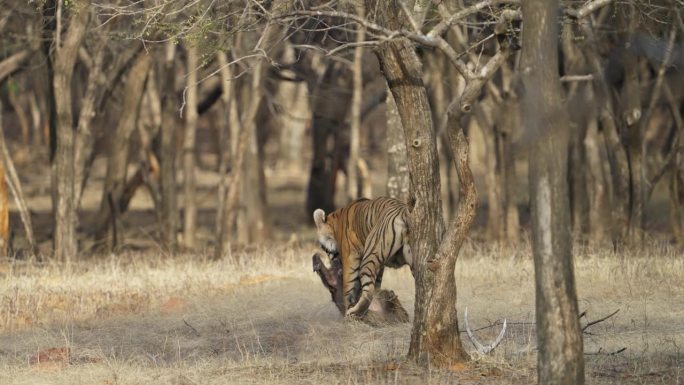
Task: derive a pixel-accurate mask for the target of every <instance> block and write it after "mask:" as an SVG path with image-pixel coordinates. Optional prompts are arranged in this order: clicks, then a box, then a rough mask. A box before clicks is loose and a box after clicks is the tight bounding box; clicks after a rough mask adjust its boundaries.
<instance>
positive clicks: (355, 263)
mask: <svg viewBox="0 0 684 385" xmlns="http://www.w3.org/2000/svg"><path fill="white" fill-rule="evenodd" d="M360 264H361V261H360V253H358V252H351V253H349V254H348V256H347V258H344V257H343V258H342V292H343V300H344V307H345V309H349V307H350V306H352V305H353V304H354V303H355V302H356V300H357V298H358V297H359V292H360V290H361V286H360V284H359V268H360V266H359V265H360Z"/></svg>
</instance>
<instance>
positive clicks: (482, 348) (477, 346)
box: [463, 307, 507, 355]
mask: <svg viewBox="0 0 684 385" xmlns="http://www.w3.org/2000/svg"><path fill="white" fill-rule="evenodd" d="M463 322H464V323H465V328H466V333H468V338H470V342H472V343H473V345H475V349H477V352H478V353H480V354H482V355H485V354H489V353H490V352H491V351H492V350H494V348H496V347H497V346H499V344H500V343H501V341H502V340H503V338H504V335H505V334H506V326H507V324H506V320H505V319H504V321H503V327H502V328H501V332H500V333H499V335H498V336H497V337H496V339H495V340H494V342H492V343H491V344H489V345H487V346H484V345H482V344H481V343H480V342H479V341H478V340H477V339H476V338H475V335H474V334H473V331H472V330H470V325H469V324H468V308H467V307H466V308H465V314H464V315H463Z"/></svg>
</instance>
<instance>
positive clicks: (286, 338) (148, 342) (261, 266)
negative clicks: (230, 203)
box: [0, 244, 684, 384]
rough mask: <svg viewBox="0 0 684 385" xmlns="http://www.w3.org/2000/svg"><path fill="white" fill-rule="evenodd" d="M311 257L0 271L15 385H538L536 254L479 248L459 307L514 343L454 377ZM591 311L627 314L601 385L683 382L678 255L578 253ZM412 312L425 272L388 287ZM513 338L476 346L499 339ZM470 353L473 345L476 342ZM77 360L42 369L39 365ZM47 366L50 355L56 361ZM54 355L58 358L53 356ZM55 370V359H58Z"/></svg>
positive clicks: (0, 310) (3, 330)
mask: <svg viewBox="0 0 684 385" xmlns="http://www.w3.org/2000/svg"><path fill="white" fill-rule="evenodd" d="M309 250H310V249H307V248H304V249H302V248H291V247H286V246H283V247H270V248H264V249H256V250H252V251H249V252H244V253H241V254H240V255H239V260H240V261H241V262H239V263H235V262H233V261H232V260H230V259H225V260H222V261H211V260H209V259H207V258H205V257H202V256H189V255H186V256H180V257H176V258H168V257H166V256H164V255H162V254H158V255H150V254H149V253H148V254H145V255H142V254H132V253H131V254H126V255H124V256H117V257H111V258H109V259H106V260H101V261H90V262H83V263H81V264H79V265H77V266H76V267H75V268H74V269H73V270H72V271H71V272H70V273H68V274H67V273H65V272H64V271H63V269H61V268H60V266H57V265H47V266H35V265H21V264H18V263H15V264H11V265H10V264H5V265H3V267H0V274H1V275H0V383H1V384H40V383H45V384H71V383H88V384H158V383H171V384H211V383H217V384H219V383H220V384H225V383H240V384H250V383H254V384H263V383H273V384H288V383H293V384H295V383H296V384H299V383H311V384H319V383H329V384H337V383H345V384H346V383H383V384H384V383H392V384H394V383H432V384H441V383H453V382H454V381H458V382H459V383H473V384H475V383H496V384H529V383H534V382H535V381H536V380H535V378H536V375H535V373H534V366H535V360H536V354H535V341H534V326H533V325H531V324H529V323H530V322H532V321H533V320H534V291H533V289H534V283H533V278H534V272H533V268H532V264H531V261H530V257H529V252H528V251H527V250H526V249H525V248H524V247H523V248H521V249H520V250H517V251H510V250H505V249H500V250H499V249H481V247H480V246H479V245H478V244H471V245H469V247H468V248H467V249H466V250H464V252H463V254H464V255H463V257H462V258H461V260H460V261H459V263H458V267H457V270H456V277H457V280H458V286H459V298H458V301H459V309H461V311H462V310H463V309H464V308H465V307H466V306H467V307H468V309H469V314H470V318H471V319H470V322H471V325H472V326H473V328H476V327H480V326H487V325H490V324H492V323H495V322H496V321H497V320H500V319H501V318H504V317H505V318H507V319H508V320H509V322H511V321H513V324H511V326H509V332H508V333H507V336H506V338H505V339H504V343H502V345H501V347H500V348H499V349H498V350H496V351H495V352H494V354H493V355H491V356H487V357H474V358H475V360H474V362H472V363H470V364H468V365H467V366H465V367H463V368H455V369H458V370H456V371H455V372H446V371H438V370H424V369H420V368H416V367H414V366H412V365H411V364H409V363H407V362H404V361H403V357H404V356H405V354H406V351H407V348H408V336H409V333H410V325H408V324H406V325H398V326H391V327H385V328H372V327H369V326H367V325H365V324H360V323H352V322H345V321H343V320H342V319H341V317H340V316H339V313H338V312H337V309H336V308H335V306H334V305H333V304H332V302H330V298H329V295H328V293H327V291H326V290H325V289H324V288H323V286H322V285H321V284H320V283H319V281H318V277H317V276H316V275H315V274H314V273H313V272H311V266H310V258H309V257H310V255H311V253H310V252H309ZM577 254H578V257H577V260H576V273H577V281H578V292H579V296H580V308H581V309H582V310H587V312H588V318H589V319H597V318H600V317H601V316H602V315H605V314H608V313H610V312H612V311H613V310H615V309H618V308H619V309H620V312H619V313H618V314H617V315H616V316H615V317H613V318H611V319H609V320H607V321H605V322H603V323H600V324H597V325H595V326H593V327H591V328H590V329H588V331H590V332H592V335H587V336H586V337H585V350H586V351H587V352H598V351H599V350H600V351H601V352H602V353H603V352H612V351H615V350H618V349H620V348H622V347H626V348H627V350H626V351H624V352H622V353H620V354H616V355H605V354H599V355H587V356H586V360H587V377H588V383H600V384H623V383H634V384H642V383H643V384H661V383H665V384H679V383H684V363H683V361H684V354H683V352H682V349H681V347H682V346H684V322H682V321H681V320H682V319H683V318H684V285H682V282H684V258H682V257H681V254H677V251H676V250H674V249H672V248H670V247H669V246H666V245H659V244H653V245H651V246H649V248H648V249H646V250H644V251H641V252H640V251H630V252H629V253H628V254H627V255H622V256H620V257H617V256H614V255H612V253H609V252H605V251H600V250H591V249H589V250H577ZM385 277H386V278H385V280H384V286H385V287H387V288H390V289H393V290H394V291H395V292H396V293H397V294H398V296H399V298H400V299H401V301H402V302H403V304H404V306H405V307H406V308H407V310H408V311H409V313H412V309H413V287H412V286H413V285H412V279H411V276H410V273H409V272H408V270H406V269H403V270H399V271H389V272H387V273H386V274H385ZM497 332H498V327H493V328H489V329H484V330H482V331H479V332H478V333H477V334H478V336H479V337H480V339H482V340H485V341H486V340H488V339H490V338H493V336H494V335H495V334H496V333H497ZM464 344H465V345H466V346H467V348H468V349H470V348H471V346H470V344H469V342H467V341H464ZM50 348H57V349H63V350H59V351H60V352H66V353H65V354H64V355H62V356H58V357H57V358H51V357H48V358H47V361H48V362H41V363H40V364H38V363H36V356H37V354H38V353H40V352H43V353H45V352H46V351H47V349H50ZM45 354H47V353H45ZM45 354H44V356H45V357H47V356H46V355H45ZM45 360H46V358H42V359H41V361H45Z"/></svg>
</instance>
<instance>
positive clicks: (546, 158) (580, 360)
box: [522, 0, 584, 385]
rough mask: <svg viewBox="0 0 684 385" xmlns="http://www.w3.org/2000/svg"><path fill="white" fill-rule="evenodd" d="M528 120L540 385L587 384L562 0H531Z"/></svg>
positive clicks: (526, 48)
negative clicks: (561, 68)
mask: <svg viewBox="0 0 684 385" xmlns="http://www.w3.org/2000/svg"><path fill="white" fill-rule="evenodd" d="M522 11H523V25H524V28H525V32H524V34H523V44H522V46H523V54H522V63H523V64H522V76H523V85H524V92H525V95H524V102H523V119H524V122H525V126H526V129H527V130H528V131H529V132H530V137H533V138H537V140H536V141H534V142H533V143H532V145H531V148H530V154H534V158H532V157H531V159H530V163H529V168H530V190H531V191H530V200H531V204H532V252H533V255H534V270H535V289H536V323H537V347H538V353H537V372H538V382H539V383H540V384H568V385H571V384H573V385H576V384H583V383H584V357H583V353H582V333H581V331H580V325H579V319H578V311H577V294H576V290H575V278H574V270H573V262H572V242H571V236H570V231H571V227H570V204H569V201H568V185H567V178H566V175H567V159H568V158H567V153H568V135H569V132H568V124H567V114H566V112H565V111H564V109H563V106H562V105H561V99H560V95H561V87H560V79H559V76H558V72H557V71H558V20H557V15H558V2H557V1H536V0H523V2H522Z"/></svg>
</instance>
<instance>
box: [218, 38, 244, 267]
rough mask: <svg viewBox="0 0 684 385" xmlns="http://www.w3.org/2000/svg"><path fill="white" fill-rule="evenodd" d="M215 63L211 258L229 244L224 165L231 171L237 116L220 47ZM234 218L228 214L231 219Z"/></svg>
mask: <svg viewBox="0 0 684 385" xmlns="http://www.w3.org/2000/svg"><path fill="white" fill-rule="evenodd" d="M216 57H217V61H218V64H219V68H220V71H219V74H220V78H221V88H222V93H221V107H222V108H221V109H220V111H219V119H218V120H219V125H220V127H219V130H220V134H219V138H220V139H219V148H220V151H219V152H220V157H219V175H220V176H221V180H220V182H219V186H218V204H217V207H216V244H217V246H216V249H215V253H214V258H215V259H220V258H221V257H222V256H223V255H224V253H225V252H227V251H228V248H229V246H230V239H231V237H232V236H233V226H234V224H233V223H232V222H231V223H228V222H227V221H226V218H227V217H228V211H227V210H226V205H227V204H228V187H229V184H230V181H231V178H230V174H229V173H228V165H230V167H231V168H232V171H231V174H233V175H234V174H235V171H236V169H235V161H236V154H237V153H236V151H235V148H236V147H237V146H236V145H235V142H236V141H237V140H239V135H235V134H234V133H238V132H240V128H239V126H240V118H239V116H237V109H236V108H233V107H234V106H235V103H236V101H235V88H236V87H235V83H237V80H235V79H232V77H233V75H232V71H231V68H230V66H229V65H228V56H227V55H226V53H225V52H223V51H220V52H218V53H217V54H216ZM232 219H234V218H231V220H232Z"/></svg>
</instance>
